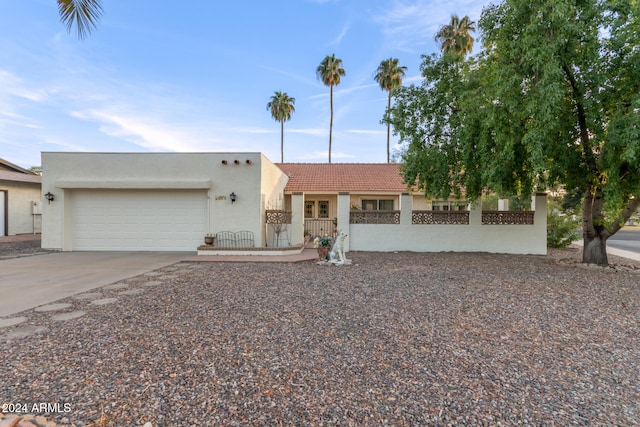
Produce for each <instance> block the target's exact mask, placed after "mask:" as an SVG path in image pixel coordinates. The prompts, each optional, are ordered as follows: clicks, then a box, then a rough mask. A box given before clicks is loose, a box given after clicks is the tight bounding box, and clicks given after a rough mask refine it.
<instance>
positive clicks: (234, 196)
mask: <svg viewBox="0 0 640 427" xmlns="http://www.w3.org/2000/svg"><path fill="white" fill-rule="evenodd" d="M229 198H230V199H231V203H233V202H235V201H236V199H237V198H238V196H236V193H234V192H231V194H229Z"/></svg>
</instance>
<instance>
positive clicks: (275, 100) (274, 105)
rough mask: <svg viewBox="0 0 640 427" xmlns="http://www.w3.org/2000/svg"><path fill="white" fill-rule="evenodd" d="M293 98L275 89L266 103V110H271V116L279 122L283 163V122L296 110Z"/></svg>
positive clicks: (281, 160) (282, 161)
mask: <svg viewBox="0 0 640 427" xmlns="http://www.w3.org/2000/svg"><path fill="white" fill-rule="evenodd" d="M295 103H296V99H295V98H291V97H290V96H289V95H287V94H286V93H285V92H278V91H276V92H275V93H274V95H272V96H271V101H269V103H268V104H267V110H270V111H271V117H273V119H274V120H275V121H277V122H280V162H281V163H284V122H286V121H287V120H289V119H290V118H291V113H293V112H294V111H296V108H295V107H294V104H295Z"/></svg>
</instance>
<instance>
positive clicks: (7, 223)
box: [0, 159, 42, 236]
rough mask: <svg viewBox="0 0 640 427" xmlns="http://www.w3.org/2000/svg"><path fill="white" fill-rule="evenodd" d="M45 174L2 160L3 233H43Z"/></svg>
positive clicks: (0, 220) (0, 211)
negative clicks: (43, 179)
mask: <svg viewBox="0 0 640 427" xmlns="http://www.w3.org/2000/svg"><path fill="white" fill-rule="evenodd" d="M41 186H42V177H41V176H40V175H37V174H36V173H34V172H31V171H29V170H27V169H23V168H21V167H20V166H17V165H14V164H13V163H11V162H8V161H7V160H4V159H0V236H13V235H15V234H27V233H39V232H40V230H41V215H40V212H41V210H40V208H41V198H42V196H41V194H42V193H41V190H40V188H41Z"/></svg>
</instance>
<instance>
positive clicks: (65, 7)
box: [58, 0, 102, 40]
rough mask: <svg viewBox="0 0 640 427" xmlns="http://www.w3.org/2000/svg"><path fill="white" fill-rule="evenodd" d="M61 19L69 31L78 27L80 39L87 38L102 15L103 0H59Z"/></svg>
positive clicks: (77, 31)
mask: <svg viewBox="0 0 640 427" xmlns="http://www.w3.org/2000/svg"><path fill="white" fill-rule="evenodd" d="M58 11H59V13H60V20H61V21H62V23H63V24H65V25H66V26H67V30H69V32H71V31H72V29H73V27H74V26H75V27H76V33H77V35H78V38H79V39H81V40H82V39H84V38H86V37H87V36H88V35H89V34H91V31H92V30H93V29H94V28H95V27H96V24H97V22H98V20H99V19H100V17H101V16H102V1H101V0H58Z"/></svg>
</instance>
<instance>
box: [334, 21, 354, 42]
mask: <svg viewBox="0 0 640 427" xmlns="http://www.w3.org/2000/svg"><path fill="white" fill-rule="evenodd" d="M350 27H351V26H350V25H349V24H345V25H344V27H342V31H340V34H338V36H337V37H336V38H335V39H333V41H331V42H330V43H329V46H337V45H339V44H340V42H341V41H342V39H343V38H344V37H345V36H346V35H347V33H348V32H349V28H350Z"/></svg>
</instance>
